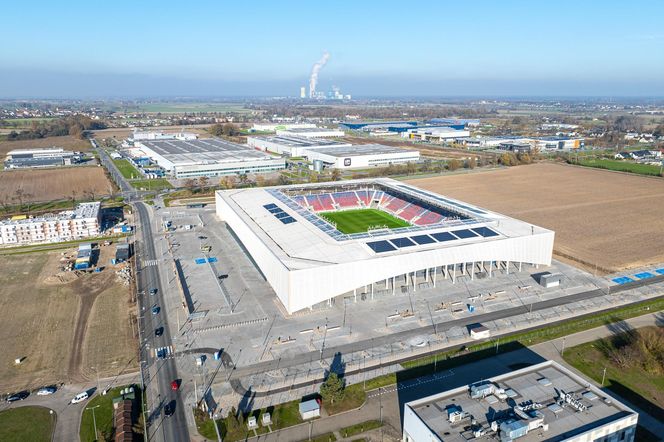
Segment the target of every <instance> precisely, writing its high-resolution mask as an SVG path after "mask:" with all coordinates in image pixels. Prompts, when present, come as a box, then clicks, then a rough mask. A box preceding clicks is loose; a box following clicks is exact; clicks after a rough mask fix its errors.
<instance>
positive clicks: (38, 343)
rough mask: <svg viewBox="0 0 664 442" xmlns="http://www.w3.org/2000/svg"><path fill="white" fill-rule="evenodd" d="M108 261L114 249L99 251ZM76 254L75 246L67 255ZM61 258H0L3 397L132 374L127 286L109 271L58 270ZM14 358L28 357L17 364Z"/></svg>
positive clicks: (54, 254)
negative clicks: (83, 272) (62, 384)
mask: <svg viewBox="0 0 664 442" xmlns="http://www.w3.org/2000/svg"><path fill="white" fill-rule="evenodd" d="M104 249H108V252H106V251H103V252H102V260H103V261H105V262H107V261H108V259H107V258H110V254H111V253H112V251H114V250H115V248H114V247H113V246H111V247H106V248H102V250H104ZM67 253H68V254H69V255H73V254H75V249H72V250H69V251H67ZM60 257H61V255H60V253H59V252H49V253H44V252H42V253H31V254H25V255H11V256H0V281H2V284H1V287H2V288H1V289H0V321H1V323H2V324H3V326H2V329H1V330H0V342H2V348H3V351H2V352H0V393H7V392H10V391H13V390H17V389H21V388H36V387H39V386H42V385H49V384H53V383H59V382H66V383H69V382H82V381H86V380H92V379H95V376H96V371H95V370H93V369H91V368H90V367H95V368H96V369H98V370H99V375H100V377H105V376H114V375H117V374H120V373H122V372H133V371H135V370H136V367H137V365H138V364H137V362H136V353H137V352H136V345H137V344H136V341H135V339H134V338H133V333H132V328H131V326H130V323H129V310H130V305H129V296H130V295H129V288H128V287H127V286H125V285H123V284H122V283H121V282H120V281H119V280H118V279H117V278H116V275H115V272H114V270H113V269H110V268H107V269H105V270H104V271H103V272H101V273H89V274H80V275H76V274H75V273H74V272H61V271H60V263H59V260H60ZM16 358H25V359H24V360H23V362H22V363H21V364H20V365H16V364H15V363H14V359H16Z"/></svg>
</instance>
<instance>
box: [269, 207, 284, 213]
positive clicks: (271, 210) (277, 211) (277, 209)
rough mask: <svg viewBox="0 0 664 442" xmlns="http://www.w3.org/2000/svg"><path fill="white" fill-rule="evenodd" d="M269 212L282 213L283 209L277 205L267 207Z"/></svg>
mask: <svg viewBox="0 0 664 442" xmlns="http://www.w3.org/2000/svg"><path fill="white" fill-rule="evenodd" d="M267 210H268V212H270V213H282V212H283V209H280V208H279V207H275V208H274V209H267Z"/></svg>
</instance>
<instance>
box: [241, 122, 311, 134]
mask: <svg viewBox="0 0 664 442" xmlns="http://www.w3.org/2000/svg"><path fill="white" fill-rule="evenodd" d="M315 128H316V125H315V124H313V123H254V125H253V126H252V127H251V129H249V130H250V131H251V132H275V131H278V130H292V129H315Z"/></svg>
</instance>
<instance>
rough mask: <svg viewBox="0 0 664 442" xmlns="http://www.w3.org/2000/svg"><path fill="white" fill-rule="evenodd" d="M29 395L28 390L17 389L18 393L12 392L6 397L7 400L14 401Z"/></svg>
mask: <svg viewBox="0 0 664 442" xmlns="http://www.w3.org/2000/svg"><path fill="white" fill-rule="evenodd" d="M28 396H30V392H28V391H25V390H24V391H19V392H18V393H14V394H12V395H10V396H9V397H8V398H7V402H16V401H22V400H23V399H25V398H27V397H28Z"/></svg>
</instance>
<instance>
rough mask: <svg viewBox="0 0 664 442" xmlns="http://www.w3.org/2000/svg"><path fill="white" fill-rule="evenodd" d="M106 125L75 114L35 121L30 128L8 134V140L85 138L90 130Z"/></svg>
mask: <svg viewBox="0 0 664 442" xmlns="http://www.w3.org/2000/svg"><path fill="white" fill-rule="evenodd" d="M106 127H107V126H106V123H104V122H103V121H98V120H93V119H92V118H90V117H86V116H84V115H74V116H71V117H66V118H60V119H57V120H52V121H41V122H37V121H34V122H33V123H32V126H31V128H30V129H28V130H23V131H20V132H16V131H12V132H10V133H9V134H8V135H7V140H8V141H14V140H34V139H37V138H46V137H60V136H65V135H71V136H73V137H76V138H80V139H84V138H85V137H86V136H87V135H88V131H91V130H98V129H105V128H106Z"/></svg>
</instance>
